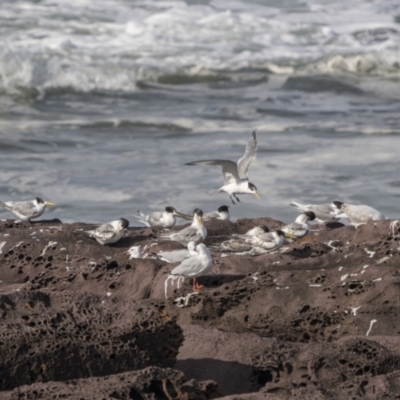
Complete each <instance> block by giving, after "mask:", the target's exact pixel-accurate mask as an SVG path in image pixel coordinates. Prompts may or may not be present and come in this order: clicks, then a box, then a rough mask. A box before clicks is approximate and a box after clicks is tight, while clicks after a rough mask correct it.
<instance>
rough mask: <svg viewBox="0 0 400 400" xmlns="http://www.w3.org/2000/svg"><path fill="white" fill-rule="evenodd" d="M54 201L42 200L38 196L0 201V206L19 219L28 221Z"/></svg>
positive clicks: (38, 215) (41, 212)
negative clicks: (25, 199)
mask: <svg viewBox="0 0 400 400" xmlns="http://www.w3.org/2000/svg"><path fill="white" fill-rule="evenodd" d="M54 205H55V204H54V203H51V202H49V201H44V200H42V199H41V198H40V197H36V198H35V199H33V200H28V201H0V206H2V207H4V208H6V209H7V210H9V211H11V212H12V213H13V214H14V215H16V216H17V217H18V218H19V219H20V220H21V221H29V222H30V220H31V219H34V218H38V217H40V216H41V215H42V214H43V213H44V210H45V209H46V206H54Z"/></svg>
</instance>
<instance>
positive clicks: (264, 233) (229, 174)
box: [0, 131, 385, 292]
mask: <svg viewBox="0 0 400 400" xmlns="http://www.w3.org/2000/svg"><path fill="white" fill-rule="evenodd" d="M256 156H257V134H256V131H254V132H253V133H252V135H251V137H250V139H249V141H248V142H247V145H246V149H245V153H244V155H243V156H242V157H241V158H240V159H239V160H238V162H237V163H236V162H234V161H230V160H199V161H192V162H189V163H187V164H186V165H216V166H219V167H221V169H222V174H223V176H224V185H223V186H222V187H221V188H219V189H218V190H215V191H214V192H212V193H221V192H225V193H227V194H228V195H229V197H230V199H231V201H232V203H233V204H236V203H235V200H236V201H239V202H240V200H239V198H238V197H237V196H238V195H242V194H253V195H254V196H255V197H256V198H257V199H259V195H258V193H257V187H256V186H255V185H254V184H253V183H251V182H250V181H249V177H248V170H249V167H250V165H251V163H252V162H253V161H254V159H255V158H256ZM290 205H291V206H293V207H295V208H296V210H298V211H300V212H301V214H300V215H299V216H298V217H297V218H296V220H295V221H294V222H292V223H290V224H288V225H285V226H284V227H282V228H281V229H278V230H275V231H269V230H268V228H267V227H264V226H257V227H255V228H253V229H251V230H249V231H248V232H247V233H245V234H244V235H233V236H232V237H231V238H228V239H227V240H225V241H223V242H222V243H219V244H218V245H216V246H214V247H213V248H212V250H214V251H220V252H226V253H234V254H238V255H243V254H247V255H259V254H264V253H270V252H273V251H276V250H278V249H279V248H280V247H281V246H282V245H283V243H284V242H285V241H293V240H297V239H300V238H303V237H304V236H306V235H307V234H308V233H309V231H310V221H317V222H319V223H323V224H329V223H332V222H336V221H338V220H339V219H341V218H347V219H349V220H350V223H351V224H353V225H355V226H358V225H360V224H363V223H365V222H367V221H370V220H380V219H385V216H384V215H383V214H381V213H380V212H379V211H378V210H375V209H374V208H372V207H370V206H367V205H355V204H345V203H343V202H340V201H333V202H332V203H330V204H329V203H328V204H301V203H298V202H295V201H292V202H291V203H290ZM0 206H2V207H4V208H6V209H7V210H9V211H11V212H12V213H13V214H14V215H16V216H17V217H18V218H19V219H20V220H22V221H29V223H31V220H32V219H35V218H38V217H40V216H41V215H42V214H43V213H44V211H45V208H46V206H54V204H53V203H51V202H48V201H44V200H42V199H41V198H39V197H37V198H35V199H34V200H31V201H17V202H12V201H9V202H2V201H0ZM177 217H178V218H183V219H186V220H192V223H191V225H190V226H188V227H186V228H184V229H182V230H180V231H178V232H173V233H165V231H163V232H162V234H160V236H159V239H160V240H172V241H176V242H179V243H181V244H182V245H184V246H186V248H187V249H183V250H175V251H169V252H158V253H156V254H155V257H157V258H159V259H161V260H164V261H166V262H169V263H178V262H179V263H180V264H179V265H178V266H177V267H175V268H174V269H172V271H171V272H169V278H171V279H175V278H185V277H190V278H193V291H194V292H197V291H199V290H201V288H202V285H200V284H199V283H198V282H197V279H196V278H197V277H198V276H201V275H205V274H207V272H208V271H209V270H210V269H211V266H212V258H211V254H210V251H209V249H208V248H207V247H206V246H205V245H204V244H203V243H202V242H203V241H204V240H205V239H206V237H207V229H206V227H205V226H204V221H209V220H212V219H220V220H227V221H229V219H230V214H229V207H228V206H226V205H223V206H221V207H219V208H218V210H217V211H214V212H209V213H203V211H202V210H201V209H199V208H196V209H195V210H194V211H193V215H187V214H184V213H181V212H179V211H177V210H176V209H175V208H174V207H166V208H165V211H159V212H153V213H151V214H150V215H145V214H143V213H141V212H140V211H138V215H137V216H134V218H135V219H136V220H137V221H138V222H140V223H142V224H144V225H146V226H149V227H159V228H163V229H170V228H172V227H174V226H175V224H176V218H177ZM128 226H129V221H128V220H126V219H125V218H120V219H119V220H115V221H111V222H109V223H106V224H103V225H101V226H99V227H97V228H96V229H94V230H90V231H85V232H86V233H87V234H88V235H89V236H90V237H93V238H94V239H96V240H97V241H98V242H99V243H100V244H102V245H108V244H112V243H116V242H117V241H118V240H120V239H121V237H123V236H124V234H125V232H126V228H128ZM134 247H135V248H132V251H128V252H129V254H130V255H131V257H136V258H138V257H142V253H141V251H137V246H134ZM139 249H140V247H139ZM144 257H146V256H144ZM167 280H168V279H167ZM166 282H167V281H166Z"/></svg>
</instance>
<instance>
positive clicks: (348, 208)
mask: <svg viewBox="0 0 400 400" xmlns="http://www.w3.org/2000/svg"><path fill="white" fill-rule="evenodd" d="M332 205H333V206H334V207H336V208H337V209H338V210H340V211H342V212H343V213H345V214H346V215H345V216H343V217H347V218H348V219H349V220H350V222H351V223H352V224H353V225H356V226H357V225H360V224H364V223H365V222H367V221H379V220H381V219H386V217H385V216H384V215H383V214H382V213H381V212H379V211H378V210H376V209H375V208H372V207H370V206H366V205H363V204H345V203H342V202H341V201H334V202H333V203H332Z"/></svg>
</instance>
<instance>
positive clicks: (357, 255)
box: [0, 218, 400, 400]
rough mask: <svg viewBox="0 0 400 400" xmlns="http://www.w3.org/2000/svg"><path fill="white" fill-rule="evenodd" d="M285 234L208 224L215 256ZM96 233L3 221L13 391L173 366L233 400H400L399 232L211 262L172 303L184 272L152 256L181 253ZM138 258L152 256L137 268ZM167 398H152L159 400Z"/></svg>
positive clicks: (323, 235)
mask: <svg viewBox="0 0 400 400" xmlns="http://www.w3.org/2000/svg"><path fill="white" fill-rule="evenodd" d="M282 224H283V223H281V222H279V221H275V220H273V219H270V218H258V219H256V220H247V219H242V220H238V221H237V222H235V223H233V222H229V221H210V222H207V223H206V226H207V229H208V233H209V236H208V237H207V240H206V244H207V246H214V245H217V244H218V243H219V242H221V241H223V240H225V239H226V237H227V236H229V235H232V234H234V233H238V234H241V233H245V232H246V231H247V230H249V229H251V228H253V227H254V226H256V225H265V226H268V227H269V228H270V229H275V228H278V227H280V226H281V225H282ZM92 227H93V226H92V225H85V224H72V225H68V224H61V223H60V222H59V221H41V222H38V223H34V224H33V225H32V226H30V225H29V224H20V225H15V224H13V223H12V222H11V221H7V222H0V268H1V278H0V279H1V282H0V294H1V295H2V296H1V305H0V312H1V313H0V315H1V320H0V322H1V324H2V332H3V334H2V335H1V336H2V338H1V339H0V342H1V343H0V346H1V355H2V358H1V359H0V362H1V365H0V366H1V368H2V369H0V382H1V385H2V388H3V389H6V388H8V389H11V388H13V387H17V386H18V387H20V386H21V385H23V384H26V383H33V382H39V381H42V382H45V381H49V380H56V381H66V380H71V379H78V378H79V380H80V381H81V379H82V378H89V377H90V376H98V377H103V378H98V379H99V380H98V382H101V381H102V379H104V382H107V380H108V379H111V380H112V379H113V377H116V376H117V375H115V374H119V373H121V372H124V371H130V372H129V373H131V371H132V370H139V369H142V368H145V367H149V366H159V367H169V366H175V368H177V369H179V370H181V371H183V372H184V373H185V376H186V378H185V379H184V380H183V381H185V380H186V379H196V380H198V381H202V380H207V379H214V380H216V381H217V383H218V384H219V385H220V387H221V392H222V395H225V396H226V395H231V396H232V397H230V398H231V399H233V398H237V399H255V398H257V399H258V398H260V399H261V398H262V399H291V398H298V399H329V400H330V399H339V400H342V399H343V400H348V399H350V398H351V399H359V398H360V399H361V398H363V399H364V398H367V399H392V398H398V399H399V398H400V379H399V377H400V366H399V355H398V348H400V346H399V344H400V342H399V341H398V339H399V337H400V322H399V315H400V296H399V288H400V272H399V271H400V269H399V266H400V244H399V241H400V223H398V224H397V226H393V225H391V221H388V220H384V221H377V222H370V223H367V224H365V225H361V226H359V227H358V228H357V229H355V228H354V227H352V226H343V225H342V224H338V223H335V224H330V225H329V226H320V225H314V226H313V231H312V232H311V234H310V235H309V236H308V237H306V238H304V239H303V240H300V241H297V242H294V243H290V244H287V245H286V244H285V245H284V246H283V247H282V248H281V249H279V251H277V252H274V253H271V254H264V255H260V256H256V257H251V256H245V255H243V256H239V255H232V254H226V253H221V252H217V251H214V250H213V251H212V258H213V267H212V270H211V271H210V272H209V274H208V275H207V276H203V277H200V278H199V281H200V283H202V284H204V289H203V290H202V291H201V292H200V293H192V285H191V283H192V282H191V280H190V279H186V280H185V281H184V282H181V283H180V287H179V288H178V285H177V284H178V282H169V283H168V286H167V295H168V298H167V299H166V298H165V281H166V278H167V273H168V272H169V271H171V270H172V269H173V268H174V267H175V266H176V264H167V263H165V262H163V261H160V260H156V259H153V258H151V253H152V252H157V251H159V250H172V249H180V248H183V246H182V245H180V244H178V243H175V242H161V241H160V242H156V239H157V238H158V237H159V234H160V230H157V229H153V228H143V229H131V230H130V231H129V234H128V235H127V236H126V237H124V238H123V239H122V240H121V241H120V242H118V243H117V244H115V245H112V246H101V245H100V244H98V243H97V242H96V241H94V240H92V239H90V238H88V237H87V236H85V235H84V234H82V229H85V230H86V229H90V228H92ZM179 229H182V227H175V228H174V229H173V230H172V231H176V230H179ZM132 245H135V246H137V245H141V246H142V247H145V246H147V251H150V255H149V256H148V257H147V258H145V259H132V260H130V259H129V256H128V255H127V254H126V253H125V251H126V250H128V248H129V247H130V246H132ZM150 245H152V246H151V247H149V246H150ZM179 326H180V327H182V328H183V331H184V336H185V342H184V343H183V346H182V347H181V348H180V350H179V355H178V359H177V357H176V355H177V352H178V348H179V346H180V345H181V343H182V340H183V334H182V331H181V330H180V328H179ZM157 373H158V372H157ZM162 373H165V372H162ZM162 373H161V372H160V374H162ZM106 376H107V377H106ZM135 376H136V375H135ZM146 376H147V375H146ZM157 376H158V375H157ZM159 376H161V375H159ZM92 379H94V378H90V379H88V380H87V381H88V382H89V381H90V382H92V385H97V383H96V384H94V383H93V382H95V380H94V381H93V380H92ZM96 379H97V378H96ZM115 379H117V380H116V382H117V381H118V379H119V378H115ZM124 379H125V378H124ZM135 379H136V378H135ZM149 379H150V378H149ZM157 379H158V378H155V381H157V382H159V381H158V380H157ZM160 379H161V378H160ZM162 379H164V378H162ZM162 379H161V380H162ZM165 379H167V381H168V379H169V380H170V381H171V382H172V381H173V379H172V378H168V377H167V375H166V378H165ZM171 379H172V380H171ZM174 379H175V378H174ZM182 379H183V378H182ZM183 381H182V382H183ZM82 382H83V381H82ZM96 382H97V381H96ZM163 382H166V381H165V380H164V381H163ZM37 385H39V383H35V387H38V386H37ZM40 385H45V386H43V387H48V388H50V387H53V386H52V385H58V383H54V382H53V383H51V382H48V383H47V384H44V383H42V384H40ZM46 385H48V386H46ZM60 385H61V386H60V388H63V389H62V390H64V389H65V390H69V389H66V388H67V387H70V386H68V385H70V383H65V385H66V386H64V384H60ZM85 385H86V383H85ZM87 385H89V386H88V387H90V384H89V383H87ZM168 385H169V384H168ZM168 385H167V386H168ZM174 385H175V383H174ZM193 385H197V383H193ZM100 386H101V384H100V383H99V387H100ZM32 387H33V386H32ZM41 387H42V386H41ZM43 387H42V388H43ZM82 387H83V386H82ZM121 387H122V386H121ZM159 387H160V386H159V384H158V383H157V384H154V385H153V386H151V384H150V386H148V388H147V389H146V390H148V392H144V393H146V394H147V393H152V394H153V395H154V396H156V397H155V398H158V397H157V395H156V394H157V393H162V392H157V390H159ZM168 387H170V386H168ZM175 387H176V388H178V387H180V386H179V385H178V386H177V385H175ZM149 388H151V390H150V389H149ZM24 390H25V389H24ZM26 390H27V392H26V393H28V392H29V390H30V389H29V388H28V389H26ZM40 390H45V389H40ZM52 390H53V389H52ZM60 390H61V389H60ZM85 390H86V389H85ZM88 390H89V389H88ZM99 390H100V389H99ZM101 390H103V389H101ZM121 390H122V389H121ZM124 390H125V389H124ZM163 390H164V389H163ZM174 390H176V391H177V393H178V389H174ZM179 390H181V389H179ZM193 390H194V389H193ZM196 390H197V389H196ZM15 391H17V389H15ZM29 393H30V392H29ZM32 393H33V392H32ZM102 393H104V395H103V396H104V397H105V398H107V396H108V395H107V394H106V393H108V392H102ZM116 393H117V394H116V396H117V397H115V398H118V396H120V397H121V396H122V397H121V398H126V397H124V395H120V394H119V393H120V392H118V391H117V392H116ZM121 393H122V392H121ZM124 393H125V392H124ZM171 393H172V392H171ZM182 393H185V392H182ZM194 393H195V392H194ZM164 394H165V392H164ZM164 394H163V395H164ZM68 395H69V394H68ZM0 397H1V396H0ZM170 397H171V398H174V396H173V395H171V396H170ZM181 397H182V398H185V397H184V396H183V395H182V396H181ZM26 398H29V397H26ZM31 398H34V397H31ZM43 398H46V396H44V397H43ZM89 398H90V397H89ZM98 398H101V397H100V395H99V397H98ZM110 398H112V396H111V395H110ZM144 398H146V397H144ZM150 398H151V397H150ZM160 398H163V397H162V396H161V395H160ZM164 398H165V397H164ZM167 398H168V397H167ZM175 398H180V397H179V396H175ZM189 398H190V397H189Z"/></svg>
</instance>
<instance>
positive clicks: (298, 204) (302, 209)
mask: <svg viewBox="0 0 400 400" xmlns="http://www.w3.org/2000/svg"><path fill="white" fill-rule="evenodd" d="M289 205H290V206H292V207H295V208H297V209H298V210H300V211H304V210H305V204H301V203H298V202H297V201H291V202H290V203H289Z"/></svg>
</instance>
